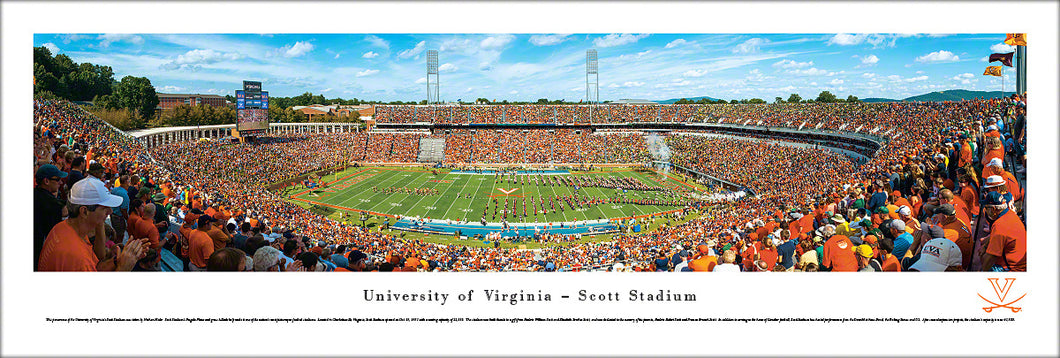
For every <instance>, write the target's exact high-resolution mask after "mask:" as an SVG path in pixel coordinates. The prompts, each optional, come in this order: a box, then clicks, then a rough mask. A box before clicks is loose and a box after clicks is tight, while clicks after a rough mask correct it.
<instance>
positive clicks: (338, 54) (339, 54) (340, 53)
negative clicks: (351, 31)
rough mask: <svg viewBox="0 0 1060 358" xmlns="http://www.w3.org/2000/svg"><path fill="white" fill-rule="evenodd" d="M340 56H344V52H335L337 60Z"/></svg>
mask: <svg viewBox="0 0 1060 358" xmlns="http://www.w3.org/2000/svg"><path fill="white" fill-rule="evenodd" d="M339 56H342V52H339V53H336V54H335V59H336V60H337V59H339Z"/></svg>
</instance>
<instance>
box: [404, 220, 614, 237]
mask: <svg viewBox="0 0 1060 358" xmlns="http://www.w3.org/2000/svg"><path fill="white" fill-rule="evenodd" d="M508 225H509V227H508V230H504V227H503V226H502V225H501V224H499V223H487V224H486V225H485V226H483V225H482V223H477V222H476V223H463V224H460V223H446V222H444V221H435V220H431V221H423V222H422V224H421V222H419V221H415V220H412V219H407V218H402V219H400V220H398V221H397V223H395V224H394V225H393V226H392V228H394V229H397V230H405V231H419V232H429V233H436V234H448V235H452V234H453V233H455V232H456V231H457V230H459V231H460V235H462V236H469V237H470V236H475V235H482V236H486V235H487V234H491V233H497V232H499V233H501V236H502V237H513V236H533V235H534V234H535V233H546V232H547V233H551V234H564V235H574V234H582V235H597V234H607V233H613V232H615V231H617V230H618V227H617V226H615V224H614V223H612V222H610V221H608V220H595V221H582V222H578V223H577V225H575V226H574V227H571V223H569V222H567V223H563V227H562V228H561V227H560V224H559V223H553V225H552V229H548V230H546V224H543V223H509V224H508ZM535 227H536V228H537V229H536V230H535Z"/></svg>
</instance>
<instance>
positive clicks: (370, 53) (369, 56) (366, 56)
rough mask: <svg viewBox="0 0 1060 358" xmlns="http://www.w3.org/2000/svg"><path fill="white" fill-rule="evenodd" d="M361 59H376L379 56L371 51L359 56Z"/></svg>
mask: <svg viewBox="0 0 1060 358" xmlns="http://www.w3.org/2000/svg"><path fill="white" fill-rule="evenodd" d="M361 57H362V58H376V57H379V54H378V53H375V52H372V51H368V52H365V53H364V54H363V55H361Z"/></svg>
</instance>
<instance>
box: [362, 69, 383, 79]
mask: <svg viewBox="0 0 1060 358" xmlns="http://www.w3.org/2000/svg"><path fill="white" fill-rule="evenodd" d="M377 73H379V70H373V69H367V70H364V71H361V72H357V77H365V76H371V75H374V74H377Z"/></svg>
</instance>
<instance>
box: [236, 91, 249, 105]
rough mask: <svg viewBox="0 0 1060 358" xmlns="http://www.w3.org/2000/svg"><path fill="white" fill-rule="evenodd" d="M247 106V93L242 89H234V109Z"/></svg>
mask: <svg viewBox="0 0 1060 358" xmlns="http://www.w3.org/2000/svg"><path fill="white" fill-rule="evenodd" d="M246 108H247V95H246V93H244V92H243V91H236V109H246Z"/></svg>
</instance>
